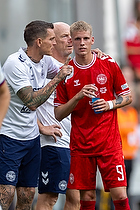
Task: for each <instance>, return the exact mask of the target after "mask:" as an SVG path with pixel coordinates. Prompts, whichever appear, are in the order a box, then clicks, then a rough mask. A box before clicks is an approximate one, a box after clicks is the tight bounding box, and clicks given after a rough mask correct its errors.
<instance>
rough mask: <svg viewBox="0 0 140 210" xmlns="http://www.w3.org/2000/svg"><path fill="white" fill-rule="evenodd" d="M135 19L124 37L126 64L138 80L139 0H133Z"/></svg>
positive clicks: (139, 78) (139, 42)
mask: <svg viewBox="0 0 140 210" xmlns="http://www.w3.org/2000/svg"><path fill="white" fill-rule="evenodd" d="M134 12H135V19H134V21H133V22H131V23H129V24H128V26H127V28H126V31H125V37H124V45H125V53H126V59H127V61H128V64H129V65H130V66H131V67H132V68H133V70H134V73H135V79H136V81H140V0H137V1H135V9H134Z"/></svg>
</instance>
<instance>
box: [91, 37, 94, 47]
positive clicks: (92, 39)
mask: <svg viewBox="0 0 140 210" xmlns="http://www.w3.org/2000/svg"><path fill="white" fill-rule="evenodd" d="M91 41H92V45H93V44H94V36H92V38H91Z"/></svg>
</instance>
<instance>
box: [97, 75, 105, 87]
mask: <svg viewBox="0 0 140 210" xmlns="http://www.w3.org/2000/svg"><path fill="white" fill-rule="evenodd" d="M97 82H98V83H99V84H100V85H104V84H105V83H106V82H107V77H106V75H105V74H99V75H98V76H97Z"/></svg>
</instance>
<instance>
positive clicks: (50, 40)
mask: <svg viewBox="0 0 140 210" xmlns="http://www.w3.org/2000/svg"><path fill="white" fill-rule="evenodd" d="M55 44H56V41H55V34H54V30H53V29H48V30H47V37H46V38H45V39H42V44H41V53H42V55H52V50H53V48H54V45H55Z"/></svg>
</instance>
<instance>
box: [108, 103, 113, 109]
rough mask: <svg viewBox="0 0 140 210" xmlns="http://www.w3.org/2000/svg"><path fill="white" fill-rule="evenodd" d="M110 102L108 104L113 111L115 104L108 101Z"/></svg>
mask: <svg viewBox="0 0 140 210" xmlns="http://www.w3.org/2000/svg"><path fill="white" fill-rule="evenodd" d="M107 102H108V104H109V108H110V109H113V102H112V101H107Z"/></svg>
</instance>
